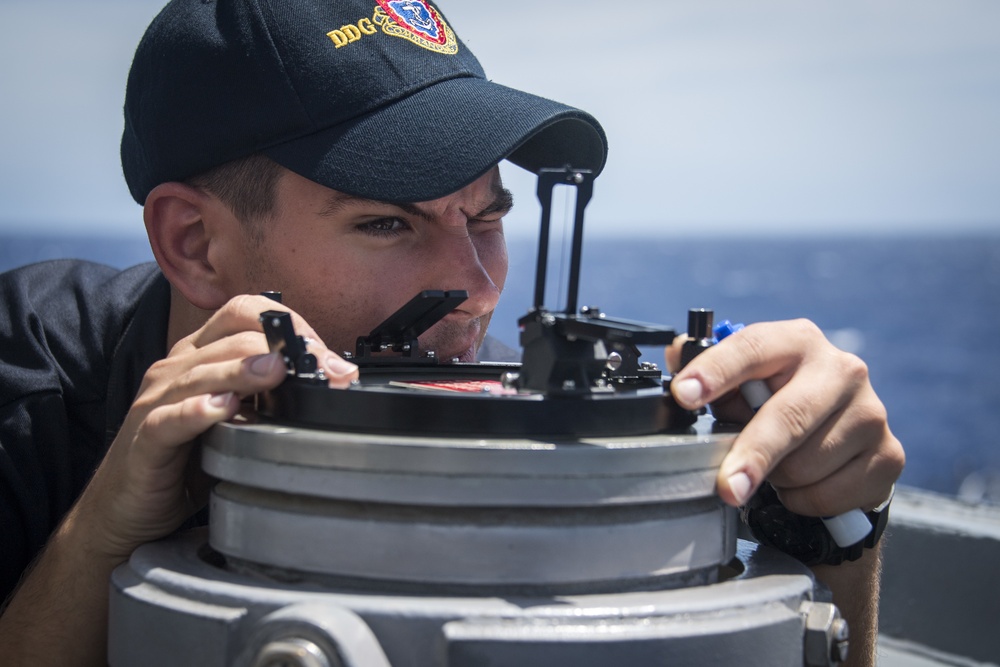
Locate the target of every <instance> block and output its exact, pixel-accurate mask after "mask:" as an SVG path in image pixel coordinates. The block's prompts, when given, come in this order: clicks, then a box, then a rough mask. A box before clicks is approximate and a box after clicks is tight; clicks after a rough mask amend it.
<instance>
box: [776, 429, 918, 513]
mask: <svg viewBox="0 0 1000 667" xmlns="http://www.w3.org/2000/svg"><path fill="white" fill-rule="evenodd" d="M889 440H890V441H892V442H894V443H895V446H898V444H899V442H898V441H897V440H895V438H890V439H889ZM895 446H890V447H889V449H895ZM899 452H900V455H901V453H902V448H901V447H900V448H899ZM901 470H902V460H901V459H899V460H897V459H895V457H894V456H891V455H886V452H883V451H881V450H880V451H878V452H874V453H865V454H863V455H861V456H857V457H854V458H852V459H850V460H849V461H847V463H846V464H844V465H843V466H841V467H840V468H838V469H837V470H835V471H834V472H833V473H832V474H829V475H827V476H825V477H823V479H822V480H820V481H818V482H816V483H815V484H809V485H806V486H797V487H794V488H786V487H782V486H779V485H777V484H775V485H774V488H775V490H776V491H777V492H778V499H779V500H781V504H782V505H784V506H785V507H786V508H788V509H789V510H790V511H792V512H794V513H796V514H801V515H803V516H836V515H839V514H843V513H844V512H848V511H851V510H853V509H857V508H859V507H860V508H862V509H864V510H865V511H867V510H870V509H872V508H874V507H876V506H878V505H879V504H881V503H882V502H884V501H885V499H886V498H888V497H889V493H890V490H891V488H892V484H893V482H894V481H895V480H896V479H897V478H898V477H899V473H900V471H901Z"/></svg>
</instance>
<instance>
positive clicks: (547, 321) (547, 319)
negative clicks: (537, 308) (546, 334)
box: [542, 315, 556, 327]
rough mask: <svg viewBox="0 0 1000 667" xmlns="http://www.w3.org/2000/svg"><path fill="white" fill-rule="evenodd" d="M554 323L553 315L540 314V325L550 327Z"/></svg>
mask: <svg viewBox="0 0 1000 667" xmlns="http://www.w3.org/2000/svg"><path fill="white" fill-rule="evenodd" d="M555 323H556V318H555V316H554V315H543V316H542V325H543V326H546V327H551V326H555Z"/></svg>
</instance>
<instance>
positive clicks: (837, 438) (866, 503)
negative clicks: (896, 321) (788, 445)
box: [768, 389, 905, 516]
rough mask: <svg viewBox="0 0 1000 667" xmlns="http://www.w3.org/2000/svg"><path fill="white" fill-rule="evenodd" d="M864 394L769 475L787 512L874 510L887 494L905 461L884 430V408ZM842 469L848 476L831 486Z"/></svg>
mask: <svg viewBox="0 0 1000 667" xmlns="http://www.w3.org/2000/svg"><path fill="white" fill-rule="evenodd" d="M869 392H870V398H868V399H864V400H859V401H857V402H854V403H852V404H851V405H849V406H848V407H847V408H846V409H844V410H842V411H840V412H838V413H835V414H834V415H833V416H832V417H831V418H830V419H828V420H827V422H826V424H824V425H823V427H822V428H821V429H819V430H817V431H816V432H814V433H813V435H812V436H811V437H810V438H809V439H807V441H806V442H804V443H803V444H802V445H800V446H799V447H798V448H797V449H796V450H794V451H793V452H791V453H790V454H788V455H787V456H786V457H785V458H784V459H783V460H782V461H781V462H780V463H779V464H778V465H777V467H775V469H774V470H773V471H772V472H771V474H770V475H769V476H768V481H769V482H770V483H771V484H772V485H773V486H775V487H776V488H780V489H782V490H784V491H785V492H786V493H787V494H788V498H789V499H790V502H792V503H794V505H795V506H794V507H789V509H791V510H792V511H794V512H796V513H798V514H805V515H809V516H830V515H832V514H839V513H841V512H843V511H846V510H847V509H853V508H855V507H874V506H876V505H878V504H879V503H880V502H882V500H884V499H885V498H886V496H887V495H888V493H889V488H890V486H891V485H892V482H893V481H894V480H895V479H896V478H898V477H899V474H900V472H902V469H903V464H904V462H905V456H904V454H903V449H902V446H901V445H900V443H899V441H898V440H897V439H896V438H895V437H894V436H893V435H892V433H891V432H890V431H889V427H888V425H887V423H886V421H885V408H884V406H882V404H881V402H880V401H878V399H877V397H876V396H875V394H874V391H873V390H870V389H869ZM845 470H847V471H849V472H850V475H851V476H850V477H848V478H845V479H841V484H840V485H839V486H838V485H835V484H833V483H832V482H830V480H835V479H840V475H842V474H843V471H845ZM845 494H846V495H845ZM786 506H787V505H786Z"/></svg>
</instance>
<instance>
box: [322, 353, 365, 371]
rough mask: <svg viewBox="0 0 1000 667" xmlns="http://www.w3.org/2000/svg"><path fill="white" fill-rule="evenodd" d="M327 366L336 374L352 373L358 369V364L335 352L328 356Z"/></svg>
mask: <svg viewBox="0 0 1000 667" xmlns="http://www.w3.org/2000/svg"><path fill="white" fill-rule="evenodd" d="M326 368H327V370H328V371H330V372H331V373H333V375H335V376H343V375H350V374H351V373H353V372H354V371H356V370H358V367H357V366H355V365H354V364H352V363H351V362H349V361H347V360H346V359H342V358H340V357H338V356H337V355H335V354H331V355H330V356H328V357H327V358H326Z"/></svg>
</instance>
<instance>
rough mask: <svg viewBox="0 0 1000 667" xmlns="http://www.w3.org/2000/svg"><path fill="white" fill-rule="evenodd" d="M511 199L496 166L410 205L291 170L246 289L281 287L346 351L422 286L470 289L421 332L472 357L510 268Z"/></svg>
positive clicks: (438, 345) (442, 348) (452, 352)
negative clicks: (343, 189) (363, 195)
mask: <svg viewBox="0 0 1000 667" xmlns="http://www.w3.org/2000/svg"><path fill="white" fill-rule="evenodd" d="M510 207H511V198H510V193H509V192H507V191H506V190H504V188H503V185H502V183H501V182H500V172H499V169H497V168H494V169H493V170H491V171H490V172H489V173H487V174H485V175H484V176H482V177H481V178H479V179H478V180H476V181H475V182H474V183H472V184H470V185H468V186H466V187H465V188H463V189H461V190H459V191H458V192H456V193H454V194H451V195H448V196H447V197H442V198H441V199H436V200H434V201H428V202H419V203H414V204H403V205H396V204H387V203H384V202H378V201H371V200H367V199H358V198H356V197H351V196H348V195H345V194H342V193H339V192H336V191H334V190H331V189H329V188H326V187H323V186H321V185H318V184H316V183H314V182H312V181H309V180H307V179H305V178H302V177H301V176H298V175H297V174H294V173H292V172H285V174H284V175H283V176H282V178H281V179H280V181H279V184H278V187H277V200H276V206H275V211H274V216H273V218H272V219H271V220H269V221H267V222H265V223H264V224H265V232H264V238H263V243H261V244H260V246H259V247H257V248H255V249H254V250H252V251H251V252H250V253H249V255H248V261H249V262H251V263H252V265H251V266H248V267H247V272H246V273H247V282H248V283H249V286H248V289H247V290H246V291H248V292H249V291H254V292H259V291H263V290H279V291H281V293H282V297H283V298H282V301H283V302H284V303H285V305H287V306H288V307H289V308H292V309H293V310H295V311H297V312H298V313H299V314H301V315H302V316H303V317H305V319H306V321H308V322H309V323H310V324H311V325H312V327H313V328H314V329H315V330H316V332H317V333H318V334H319V335H320V336H321V337H322V338H323V341H324V342H325V343H326V345H327V346H328V347H329V348H330V349H331V350H333V351H335V352H341V351H345V350H347V351H353V350H354V347H355V341H356V339H357V337H358V336H359V335H364V334H367V333H368V332H369V331H371V330H372V329H374V328H375V327H376V326H378V325H379V324H380V323H381V322H382V321H383V320H385V319H386V318H387V317H388V316H389V315H391V314H392V313H393V312H395V311H396V310H397V309H399V308H400V307H401V306H402V305H403V304H405V303H406V302H407V301H409V300H410V299H411V298H413V297H414V296H415V295H416V294H417V293H418V292H420V291H422V290H429V289H438V290H467V291H468V292H469V299H468V300H467V301H465V302H464V303H463V304H461V305H460V306H459V307H458V308H457V309H456V310H455V311H454V312H452V313H451V314H449V315H448V316H447V317H445V318H444V319H443V320H441V321H440V322H438V323H437V324H436V325H434V326H433V327H432V328H431V329H429V330H428V331H427V332H426V333H424V334H423V335H422V336H420V349H421V351H427V350H434V351H435V352H436V353H437V355H438V357H439V358H442V359H450V358H453V357H458V358H459V359H461V360H462V361H473V360H475V354H476V350H477V349H478V348H479V345H480V343H482V340H483V336H485V335H486V327H487V325H488V324H489V320H490V317H491V316H492V314H493V309H494V308H495V307H496V304H497V301H498V299H499V298H500V292H501V290H502V289H503V285H504V280H505V279H506V277H507V248H506V244H505V242H504V236H503V222H502V218H503V216H504V215H505V214H506V213H507V211H508V210H510Z"/></svg>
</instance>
